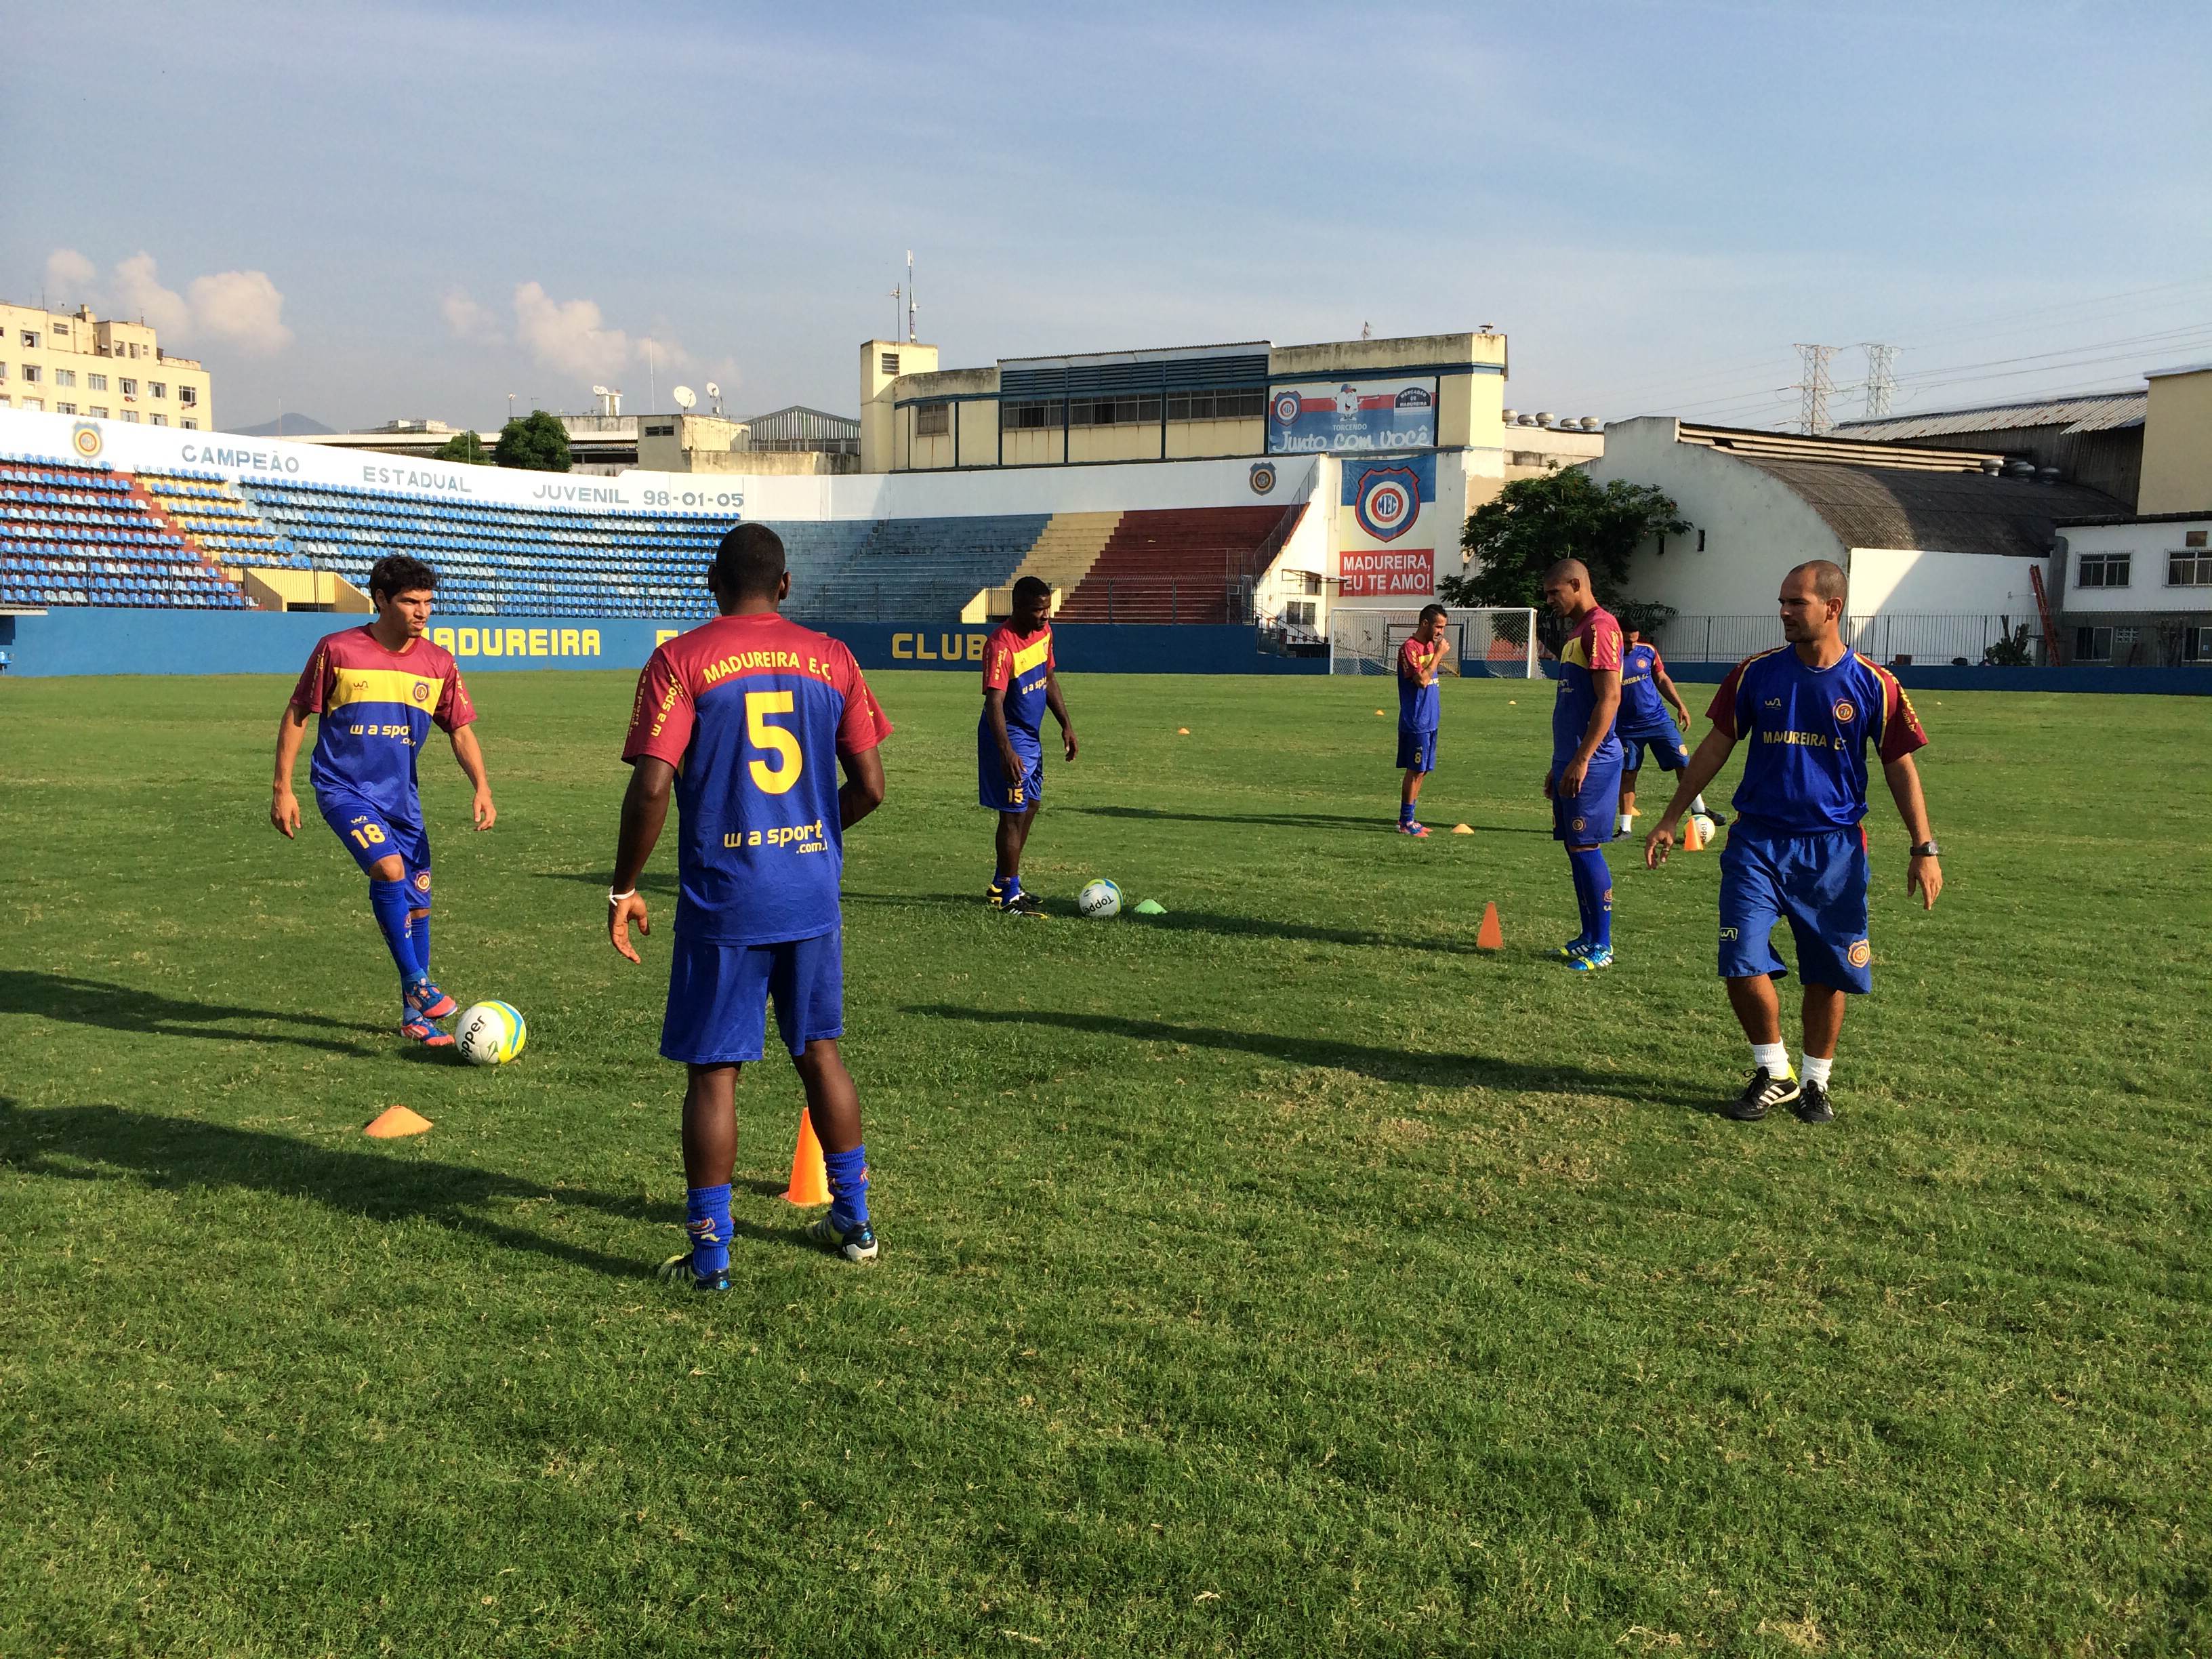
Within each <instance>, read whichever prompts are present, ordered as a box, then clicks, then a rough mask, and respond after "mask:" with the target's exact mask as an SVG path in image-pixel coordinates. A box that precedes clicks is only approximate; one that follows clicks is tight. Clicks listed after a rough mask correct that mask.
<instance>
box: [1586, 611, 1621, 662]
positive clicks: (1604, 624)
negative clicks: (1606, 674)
mask: <svg viewBox="0 0 2212 1659" xmlns="http://www.w3.org/2000/svg"><path fill="white" fill-rule="evenodd" d="M1589 665H1590V670H1591V671H1592V672H1593V673H1595V672H1596V671H1599V670H1601V669H1607V668H1609V669H1611V670H1612V671H1613V672H1614V673H1616V674H1618V673H1619V672H1620V623H1617V622H1615V621H1614V620H1613V615H1612V613H1611V612H1610V611H1600V612H1599V613H1598V614H1597V615H1596V616H1595V617H1591V618H1590V635H1589Z"/></svg>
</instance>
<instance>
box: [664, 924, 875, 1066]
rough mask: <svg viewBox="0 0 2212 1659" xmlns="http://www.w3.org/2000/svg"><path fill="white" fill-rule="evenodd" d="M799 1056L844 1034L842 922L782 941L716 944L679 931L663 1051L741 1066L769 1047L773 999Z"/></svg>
mask: <svg viewBox="0 0 2212 1659" xmlns="http://www.w3.org/2000/svg"><path fill="white" fill-rule="evenodd" d="M771 997H773V998H775V1029H776V1030H777V1032H778V1034H779V1035H781V1036H782V1038H783V1046H784V1047H785V1048H788V1049H789V1050H790V1051H791V1054H792V1058H793V1059H794V1060H796V1059H797V1058H798V1057H799V1055H800V1054H803V1053H804V1052H805V1048H806V1045H807V1044H808V1043H810V1042H820V1041H822V1040H823V1039H825V1038H829V1037H839V1036H844V1034H845V937H844V930H843V929H842V928H839V929H837V930H836V931H835V932H832V933H817V935H815V937H814V938H812V939H788V940H786V941H785V942H784V943H782V944H781V945H717V944H714V943H713V942H712V941H711V940H705V939H686V938H684V936H683V935H682V934H681V933H679V934H678V935H677V937H676V949H675V951H674V953H673V955H672V957H671V960H670V962H669V964H668V1012H667V1016H666V1018H664V1019H663V1020H662V1021H661V1024H660V1055H661V1058H662V1059H664V1060H681V1061H683V1062H684V1064H686V1065H690V1066H737V1065H742V1064H744V1063H745V1062H747V1061H750V1060H758V1059H760V1058H761V1057H762V1056H763V1054H766V1053H767V1051H768V1004H769V998H771Z"/></svg>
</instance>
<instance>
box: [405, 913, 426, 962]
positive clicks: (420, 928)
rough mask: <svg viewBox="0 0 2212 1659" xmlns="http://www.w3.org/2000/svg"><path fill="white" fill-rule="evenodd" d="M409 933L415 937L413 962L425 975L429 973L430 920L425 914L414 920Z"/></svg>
mask: <svg viewBox="0 0 2212 1659" xmlns="http://www.w3.org/2000/svg"><path fill="white" fill-rule="evenodd" d="M410 932H411V933H413V934H414V937H415V961H416V965H417V966H418V967H420V968H421V969H422V972H423V973H424V975H428V973H429V971H430V918H429V916H428V914H427V913H426V914H424V915H419V916H417V917H416V918H415V920H414V922H413V923H412V925H411V927H410Z"/></svg>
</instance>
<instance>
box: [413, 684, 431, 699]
mask: <svg viewBox="0 0 2212 1659" xmlns="http://www.w3.org/2000/svg"><path fill="white" fill-rule="evenodd" d="M415 701H416V702H429V701H430V683H429V682H428V680H417V681H416V682H415Z"/></svg>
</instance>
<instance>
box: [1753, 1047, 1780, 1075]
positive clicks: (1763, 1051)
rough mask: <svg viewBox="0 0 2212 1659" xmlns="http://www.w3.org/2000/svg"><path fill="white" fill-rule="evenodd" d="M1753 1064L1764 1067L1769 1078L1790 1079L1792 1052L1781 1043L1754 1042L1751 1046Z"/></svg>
mask: <svg viewBox="0 0 2212 1659" xmlns="http://www.w3.org/2000/svg"><path fill="white" fill-rule="evenodd" d="M1751 1063H1752V1064H1753V1065H1754V1066H1765V1068H1766V1074H1767V1076H1769V1077H1788V1076H1789V1075H1790V1050H1789V1048H1787V1047H1785V1046H1784V1044H1782V1043H1779V1042H1754V1043H1753V1044H1752V1045H1751Z"/></svg>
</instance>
